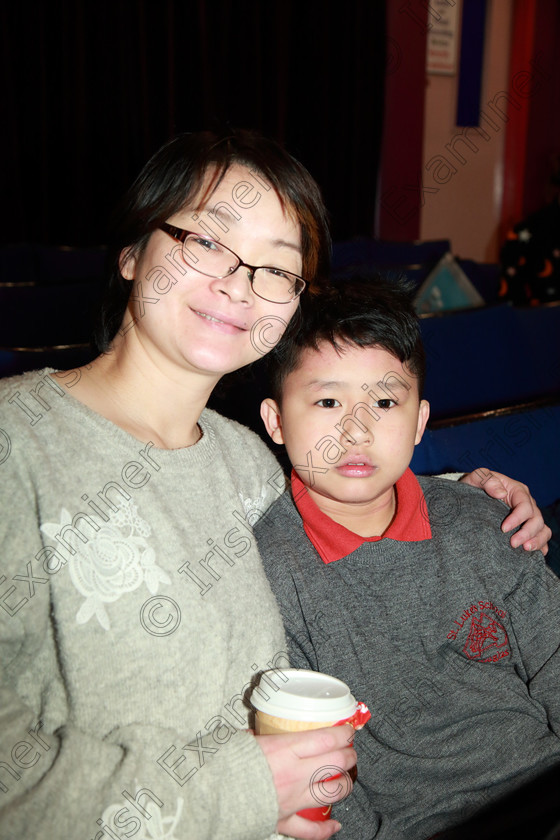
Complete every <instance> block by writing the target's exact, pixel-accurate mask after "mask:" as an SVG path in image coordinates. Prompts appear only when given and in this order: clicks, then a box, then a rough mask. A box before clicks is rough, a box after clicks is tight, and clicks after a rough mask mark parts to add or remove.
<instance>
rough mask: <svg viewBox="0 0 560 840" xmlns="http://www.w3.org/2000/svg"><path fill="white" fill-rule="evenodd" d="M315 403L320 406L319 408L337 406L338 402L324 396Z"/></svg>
mask: <svg viewBox="0 0 560 840" xmlns="http://www.w3.org/2000/svg"><path fill="white" fill-rule="evenodd" d="M315 405H318V406H320V408H339V406H340V403H339V401H338V400H335V399H333V398H332V397H325V398H324V399H322V400H318V401H317V402H316V403H315Z"/></svg>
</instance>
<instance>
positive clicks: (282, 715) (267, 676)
mask: <svg viewBox="0 0 560 840" xmlns="http://www.w3.org/2000/svg"><path fill="white" fill-rule="evenodd" d="M251 703H252V705H253V707H254V708H255V710H256V714H255V731H256V734H257V735H279V734H282V733H286V732H303V731H304V730H307V729H321V728H322V727H324V726H337V725H339V724H343V723H350V724H351V725H353V726H355V728H356V729H358V728H361V726H363V724H364V723H365V721H366V720H367V719H368V718H369V716H370V715H369V712H368V711H367V708H366V707H365V706H364V704H363V703H357V702H356V700H355V698H354V697H353V696H352V693H351V691H350V689H349V688H348V686H347V685H346V683H344V682H342V680H339V679H337V678H336V677H331V676H329V675H328V674H321V673H319V672H317V671H305V670H302V669H298V668H289V669H286V670H274V671H265V672H264V673H263V675H262V678H261V681H260V684H259V686H258V687H257V688H255V689H254V691H253V693H252V695H251ZM331 769H332V768H331ZM341 775H342V773H340V774H338V776H341ZM327 778H330V779H334V778H337V775H336V774H335V775H333V776H328V774H327V775H326V776H324V777H323V778H322V779H321V781H326V780H327ZM331 809H332V804H329V803H327V802H325V803H324V804H323V805H321V807H318V808H306V809H305V810H303V811H298V813H299V815H300V816H302V817H306V818H307V819H310V820H317V821H321V820H328V819H329V818H330V814H331Z"/></svg>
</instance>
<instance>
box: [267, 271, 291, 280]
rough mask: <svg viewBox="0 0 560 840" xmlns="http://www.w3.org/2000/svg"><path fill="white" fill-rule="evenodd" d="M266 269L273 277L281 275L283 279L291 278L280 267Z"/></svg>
mask: <svg viewBox="0 0 560 840" xmlns="http://www.w3.org/2000/svg"><path fill="white" fill-rule="evenodd" d="M266 271H267V273H268V274H272V276H273V277H279V278H280V279H281V280H291V277H290V275H289V274H287V273H286V272H285V271H282V269H280V268H267V269H266Z"/></svg>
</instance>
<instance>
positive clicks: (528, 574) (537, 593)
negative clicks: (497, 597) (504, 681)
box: [505, 554, 560, 737]
mask: <svg viewBox="0 0 560 840" xmlns="http://www.w3.org/2000/svg"><path fill="white" fill-rule="evenodd" d="M505 603H506V605H507V608H508V611H509V613H510V620H511V624H512V627H513V630H514V633H515V637H516V640H517V644H518V646H519V650H520V653H521V658H522V660H523V665H524V666H525V671H526V677H527V686H528V689H529V693H530V694H531V697H533V698H534V699H535V700H536V701H537V702H539V703H540V704H541V705H542V706H543V707H544V708H545V709H546V712H547V715H548V721H549V725H550V727H551V728H552V730H553V731H554V732H555V733H556V735H557V736H558V737H560V692H559V691H558V686H559V685H560V580H559V579H558V578H557V577H556V575H555V574H554V572H552V571H551V570H550V568H549V567H548V566H547V565H546V563H545V561H544V560H543V558H542V556H541V555H540V554H535V555H534V557H532V558H531V563H528V564H527V567H526V571H525V574H524V575H523V577H522V578H521V579H520V581H519V583H518V585H517V586H516V587H515V588H514V589H513V590H512V591H511V592H510V593H509V594H508V596H507V597H506V600H505Z"/></svg>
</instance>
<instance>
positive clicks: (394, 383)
mask: <svg viewBox="0 0 560 840" xmlns="http://www.w3.org/2000/svg"><path fill="white" fill-rule="evenodd" d="M384 382H385V384H384ZM348 385H349V383H348V382H346V381H345V380H338V379H310V380H309V382H306V383H305V385H304V388H306V389H308V390H309V391H311V390H313V391H321V390H323V389H328V388H344V387H347V386H348ZM364 385H367V388H364V387H363V386H362V390H363V391H364V392H367V393H364V398H365V397H366V396H367V394H368V393H369V392H373V394H374V395H375V396H376V397H377V398H378V399H385V396H384V392H385V394H387V393H392V394H395V393H399V392H400V391H404V393H405V394H406V393H408V391H409V389H410V386H408V385H407V384H406V383H405V382H404V381H400V377H399V378H398V379H397V378H396V377H394V376H390V375H387V376H386V377H385V378H384V379H379V380H378V381H377V382H374V383H373V384H371V385H370V384H369V383H368V382H367V381H366V382H364ZM370 396H371V394H370Z"/></svg>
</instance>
